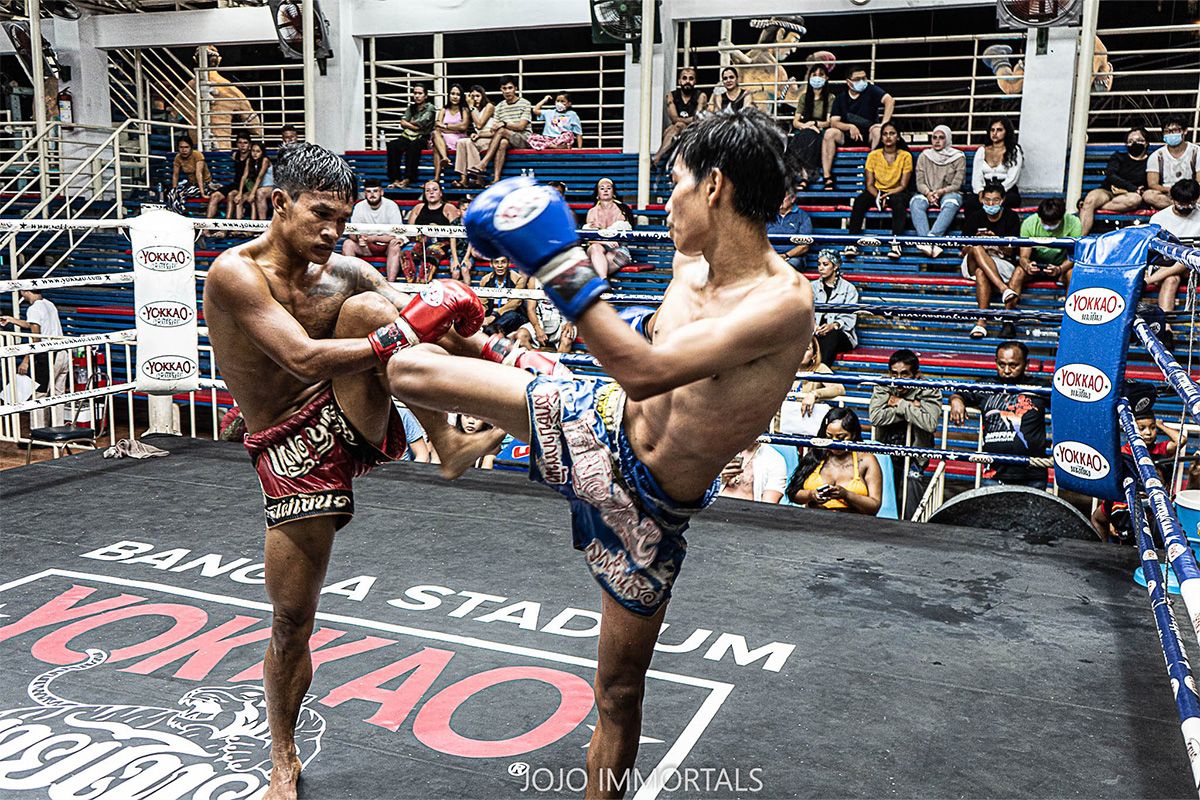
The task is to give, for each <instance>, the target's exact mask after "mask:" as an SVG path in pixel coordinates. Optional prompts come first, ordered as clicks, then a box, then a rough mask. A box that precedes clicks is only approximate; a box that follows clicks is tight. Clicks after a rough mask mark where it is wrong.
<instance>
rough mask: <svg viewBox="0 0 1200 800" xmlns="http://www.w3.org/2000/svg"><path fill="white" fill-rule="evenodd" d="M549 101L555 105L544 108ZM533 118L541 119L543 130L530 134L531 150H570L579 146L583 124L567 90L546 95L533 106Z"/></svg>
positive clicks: (529, 144) (529, 143)
mask: <svg viewBox="0 0 1200 800" xmlns="http://www.w3.org/2000/svg"><path fill="white" fill-rule="evenodd" d="M548 103H553V104H554V107H553V108H550V109H545V110H543V106H545V105H546V104H548ZM533 118H534V119H535V120H541V122H542V132H541V133H531V134H529V142H528V146H529V148H530V149H531V150H570V149H571V148H572V147H579V143H580V138H581V137H582V136H583V125H582V124H581V123H580V121H579V115H578V114H576V113H575V112H574V111H572V110H571V95H569V94H567V93H566V92H559V93H558V94H556V95H546V96H545V97H543V98H542V100H541V102H540V103H538V104H537V105H536V106H534V107H533Z"/></svg>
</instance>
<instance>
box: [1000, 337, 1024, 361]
mask: <svg viewBox="0 0 1200 800" xmlns="http://www.w3.org/2000/svg"><path fill="white" fill-rule="evenodd" d="M1001 350H1019V351H1020V353H1021V360H1022V361H1027V360H1029V346H1028V345H1027V344H1025V343H1024V342H1022V341H1018V340H1017V339H1009V340H1008V341H1006V342H1001V343H1000V344H998V345H996V356H997V357H999V356H1000V351H1001Z"/></svg>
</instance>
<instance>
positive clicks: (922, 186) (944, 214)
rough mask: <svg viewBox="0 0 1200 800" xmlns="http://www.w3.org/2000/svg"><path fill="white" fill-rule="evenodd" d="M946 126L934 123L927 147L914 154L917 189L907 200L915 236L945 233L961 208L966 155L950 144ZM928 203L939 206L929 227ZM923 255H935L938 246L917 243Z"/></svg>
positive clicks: (937, 251) (940, 250) (941, 234)
mask: <svg viewBox="0 0 1200 800" xmlns="http://www.w3.org/2000/svg"><path fill="white" fill-rule="evenodd" d="M951 138H952V135H951V133H950V128H949V127H947V126H946V125H938V126H937V127H936V128H934V129H933V130H932V131H931V132H930V134H929V147H927V148H925V149H924V150H922V151H921V155H920V156H918V157H917V191H916V194H914V195H913V196H912V200H909V201H908V210H909V213H910V214H911V215H912V223H913V227H914V228H916V229H917V235H918V236H945V235H946V234H947V233H948V232H949V231H950V226H951V225H952V224H954V216H955V215H956V214H957V213H958V209H959V208H961V207H962V202H963V196H962V186H963V182H964V181H965V180H966V178H967V156H966V154H965V153H963V151H962V150H959V149H958V148H956V147H954V146H953V144H952V143H951ZM930 206H939V209H940V210H939V211H938V215H937V220H936V221H935V222H934V223H933V227H932V228H930V227H929V217H928V216H927V214H928V213H929V208H930ZM917 250H918V251H919V252H921V253H922V254H923V255H927V256H929V257H931V258H937V257H938V256H939V255H941V254H942V248H940V247H936V246H935V245H931V244H919V245H917Z"/></svg>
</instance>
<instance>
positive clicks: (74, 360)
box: [71, 347, 91, 392]
mask: <svg viewBox="0 0 1200 800" xmlns="http://www.w3.org/2000/svg"><path fill="white" fill-rule="evenodd" d="M90 372H91V370H90V369H89V368H88V348H86V347H80V348H77V349H75V350H73V351H71V391H73V392H82V391H83V390H85V389H87V388H88V374H89V373H90Z"/></svg>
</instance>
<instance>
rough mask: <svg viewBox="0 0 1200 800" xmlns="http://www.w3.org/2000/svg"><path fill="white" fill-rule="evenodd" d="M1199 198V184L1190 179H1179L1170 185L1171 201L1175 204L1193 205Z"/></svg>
mask: <svg viewBox="0 0 1200 800" xmlns="http://www.w3.org/2000/svg"><path fill="white" fill-rule="evenodd" d="M1197 198H1200V183H1197V182H1196V181H1195V180H1194V179H1192V178H1181V179H1180V180H1177V181H1175V183H1173V184H1171V199H1172V200H1174V201H1175V202H1176V203H1194V202H1196V199H1197Z"/></svg>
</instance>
